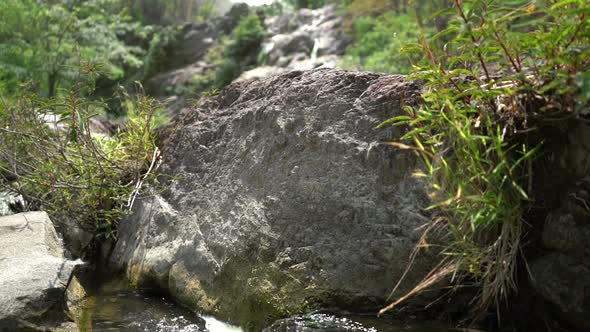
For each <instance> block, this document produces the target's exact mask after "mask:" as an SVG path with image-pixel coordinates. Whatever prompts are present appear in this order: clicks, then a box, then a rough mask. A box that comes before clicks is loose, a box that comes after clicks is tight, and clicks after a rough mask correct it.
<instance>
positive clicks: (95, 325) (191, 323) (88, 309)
mask: <svg viewBox="0 0 590 332" xmlns="http://www.w3.org/2000/svg"><path fill="white" fill-rule="evenodd" d="M92 293H93V294H91V295H90V296H89V297H88V298H87V299H86V300H85V301H84V304H83V309H82V311H81V314H80V320H79V322H78V325H79V327H80V331H81V332H90V331H93V332H105V331H129V332H144V331H145V332H206V331H209V332H217V331H219V332H242V329H240V328H238V327H235V326H232V325H229V324H226V323H224V322H221V321H219V320H217V319H215V318H214V317H210V316H198V315H196V314H194V313H193V312H191V311H190V310H188V309H185V308H183V307H181V306H179V305H177V304H175V303H174V302H172V301H170V300H168V299H167V298H165V297H162V296H157V295H156V294H153V293H151V292H150V291H148V290H135V289H131V288H129V287H126V283H125V282H124V281H122V280H110V281H107V282H105V283H103V284H102V285H101V286H100V287H98V288H97V290H96V291H93V292H92Z"/></svg>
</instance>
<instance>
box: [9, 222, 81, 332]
mask: <svg viewBox="0 0 590 332" xmlns="http://www.w3.org/2000/svg"><path fill="white" fill-rule="evenodd" d="M73 267H74V265H73V264H71V263H70V262H68V261H67V260H66V259H65V258H64V253H63V247H62V244H61V242H60V240H59V238H58V237H57V234H56V232H55V229H54V228H53V225H52V223H51V220H49V217H48V216H47V214H46V213H45V212H28V213H20V214H16V215H12V216H7V217H1V218H0V331H4V330H6V331H14V330H17V329H25V328H26V329H33V330H34V329H42V328H40V327H39V326H40V325H45V324H50V325H52V324H59V323H61V320H62V319H63V310H62V307H61V305H62V304H63V294H64V291H65V289H66V284H67V281H68V279H69V277H70V275H71V273H72V269H73Z"/></svg>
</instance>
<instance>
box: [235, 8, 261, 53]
mask: <svg viewBox="0 0 590 332" xmlns="http://www.w3.org/2000/svg"><path fill="white" fill-rule="evenodd" d="M264 34H265V30H264V27H262V23H260V18H259V17H258V15H256V14H250V15H247V16H244V17H242V18H241V19H240V22H239V23H238V25H237V26H236V27H235V28H234V30H233V31H232V34H231V38H232V41H231V42H230V43H229V45H228V48H227V51H226V54H227V55H228V56H230V57H233V58H235V59H239V58H243V57H245V56H247V55H249V54H258V50H259V49H260V43H262V40H263V39H264Z"/></svg>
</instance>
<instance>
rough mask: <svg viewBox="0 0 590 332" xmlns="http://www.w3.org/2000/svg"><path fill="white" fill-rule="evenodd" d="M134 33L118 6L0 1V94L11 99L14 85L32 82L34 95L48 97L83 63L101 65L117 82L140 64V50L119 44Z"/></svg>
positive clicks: (100, 1)
mask: <svg viewBox="0 0 590 332" xmlns="http://www.w3.org/2000/svg"><path fill="white" fill-rule="evenodd" d="M137 29H139V25H137V24H134V23H131V22H130V21H129V18H128V17H127V16H125V15H124V14H123V11H122V7H121V6H120V2H119V0H87V1H76V2H70V1H52V2H47V1H35V0H4V1H1V2H0V80H1V81H2V83H3V86H0V91H4V92H8V93H16V91H15V87H17V86H18V83H19V82H25V81H36V82H41V83H40V84H38V86H37V88H38V91H42V92H43V94H44V95H46V96H54V95H55V94H56V93H57V92H58V89H59V88H60V87H63V88H65V89H68V88H69V87H70V82H73V81H74V80H75V76H76V75H77V72H76V70H74V69H72V68H74V67H75V66H79V65H80V64H81V63H85V62H101V63H103V64H104V66H103V67H102V69H101V70H102V71H103V72H104V73H105V74H106V75H107V76H108V77H109V78H110V79H120V78H121V77H122V76H123V75H124V73H125V68H138V67H139V66H141V64H142V61H141V58H140V56H141V55H142V50H141V49H140V48H138V47H132V46H128V45H126V44H125V43H124V42H123V41H122V40H121V39H120V38H119V36H120V35H123V34H125V33H127V32H129V31H134V30H137Z"/></svg>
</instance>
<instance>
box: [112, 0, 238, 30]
mask: <svg viewBox="0 0 590 332" xmlns="http://www.w3.org/2000/svg"><path fill="white" fill-rule="evenodd" d="M123 1H124V2H125V3H126V7H127V8H128V9H129V12H130V13H131V15H132V16H133V17H134V19H135V20H137V21H139V22H142V23H143V24H149V25H152V24H154V25H172V24H178V23H186V22H193V21H197V22H201V21H205V20H207V19H210V18H211V17H213V16H214V15H215V14H216V13H217V11H218V10H217V8H218V6H221V5H222V4H221V3H216V1H215V0H123ZM218 2H228V1H218ZM216 5H217V6H216Z"/></svg>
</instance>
